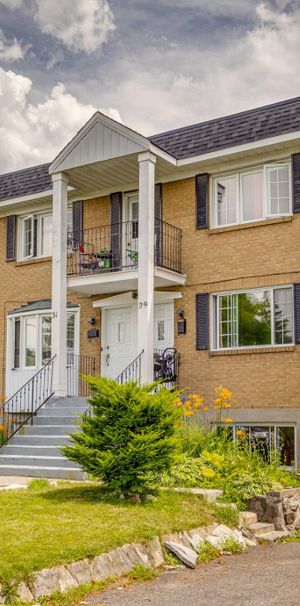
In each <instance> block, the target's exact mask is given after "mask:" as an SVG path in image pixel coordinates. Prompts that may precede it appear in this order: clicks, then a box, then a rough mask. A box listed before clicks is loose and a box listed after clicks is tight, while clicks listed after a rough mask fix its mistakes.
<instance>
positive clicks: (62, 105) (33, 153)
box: [0, 68, 121, 173]
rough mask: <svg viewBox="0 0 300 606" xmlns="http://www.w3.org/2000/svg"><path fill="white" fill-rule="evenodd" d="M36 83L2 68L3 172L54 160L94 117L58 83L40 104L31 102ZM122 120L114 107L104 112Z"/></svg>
mask: <svg viewBox="0 0 300 606" xmlns="http://www.w3.org/2000/svg"><path fill="white" fill-rule="evenodd" d="M31 87H32V81H31V80H30V79H29V78H26V77H24V76H22V75H20V74H16V73H14V72H13V71H5V70H4V69H2V68H0V104H1V114H0V141H2V145H1V146H0V172H1V173H3V172H6V171H10V170H14V169H17V168H23V167H26V166H30V165H33V164H39V163H42V162H47V161H51V160H52V159H53V158H54V157H55V155H56V154H57V153H58V152H59V151H60V149H61V148H62V147H63V146H64V145H65V144H66V143H67V142H68V141H69V140H70V139H71V138H72V137H73V136H74V134H75V133H76V132H77V131H78V130H79V129H80V128H81V127H82V126H83V124H84V123H85V122H86V121H87V120H88V119H89V118H90V117H91V116H92V115H93V113H94V112H95V111H96V107H94V106H93V105H91V104H86V105H84V104H82V103H80V102H79V101H78V100H77V99H76V98H75V97H74V96H73V95H71V94H70V93H68V92H66V90H65V87H64V86H63V84H61V83H58V84H57V85H56V86H54V88H53V89H52V91H51V93H50V94H49V95H47V97H46V98H45V99H44V100H43V101H42V102H40V103H37V104H32V103H30V101H29V99H28V96H29V93H30V90H31ZM100 111H103V112H104V113H106V114H107V115H109V116H110V117H112V118H114V119H117V120H121V119H120V115H119V113H118V111H117V110H116V109H114V108H108V109H103V110H100Z"/></svg>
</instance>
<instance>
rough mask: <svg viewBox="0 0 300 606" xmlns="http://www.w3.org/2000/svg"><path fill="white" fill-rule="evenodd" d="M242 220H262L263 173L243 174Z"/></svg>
mask: <svg viewBox="0 0 300 606" xmlns="http://www.w3.org/2000/svg"><path fill="white" fill-rule="evenodd" d="M241 187H242V200H243V220H244V221H255V220H258V219H262V218H263V173H262V171H259V172H256V173H251V174H245V175H242V177H241Z"/></svg>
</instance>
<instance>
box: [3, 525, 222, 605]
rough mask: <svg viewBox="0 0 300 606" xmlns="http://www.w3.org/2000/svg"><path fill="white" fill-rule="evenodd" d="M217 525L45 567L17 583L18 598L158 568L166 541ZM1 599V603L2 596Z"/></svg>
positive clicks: (186, 537) (205, 533)
mask: <svg viewBox="0 0 300 606" xmlns="http://www.w3.org/2000/svg"><path fill="white" fill-rule="evenodd" d="M217 526H218V523H214V524H211V525H210V526H203V527H201V528H196V529H193V530H190V531H187V532H174V533H172V534H168V535H164V536H163V537H161V538H159V537H154V538H153V539H151V540H150V541H143V542H139V543H127V544H125V545H123V546H122V547H117V548H116V549H113V550H112V551H109V552H107V553H102V554H101V555H98V556H96V557H94V558H90V559H88V558H85V559H83V560H79V561H77V562H73V563H71V564H65V565H62V566H56V567H54V568H44V569H43V570H41V571H39V572H37V573H36V574H35V577H34V580H33V581H32V582H29V583H25V582H22V583H20V587H19V590H18V594H17V597H18V598H19V599H20V600H22V601H23V602H32V601H36V600H37V599H38V598H41V597H43V596H51V595H52V594H53V593H54V592H56V591H59V592H61V593H64V592H66V591H68V590H69V589H75V588H76V587H78V586H79V585H84V584H88V583H93V582H94V583H96V582H99V581H104V580H105V579H108V578H110V577H117V576H121V575H124V574H127V573H128V572H130V570H132V568H134V566H136V565H137V564H140V565H142V566H145V567H146V568H159V567H160V566H162V564H164V562H165V556H164V551H163V545H164V543H165V542H168V541H171V542H172V541H173V542H174V541H175V542H177V543H186V542H187V540H188V541H189V542H191V541H192V540H193V537H195V536H199V535H200V536H201V537H204V536H208V535H209V534H210V533H211V532H212V531H213V530H214V529H215V528H216V527H217ZM0 590H1V588H0ZM0 602H1V603H3V602H4V598H3V597H2V596H1V595H0Z"/></svg>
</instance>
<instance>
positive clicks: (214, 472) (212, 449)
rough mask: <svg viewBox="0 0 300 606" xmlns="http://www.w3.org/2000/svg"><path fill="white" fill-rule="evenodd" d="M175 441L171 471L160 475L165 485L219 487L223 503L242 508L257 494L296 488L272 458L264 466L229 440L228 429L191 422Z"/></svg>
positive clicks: (246, 447) (292, 477) (242, 443)
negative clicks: (176, 448) (176, 443)
mask: <svg viewBox="0 0 300 606" xmlns="http://www.w3.org/2000/svg"><path fill="white" fill-rule="evenodd" d="M177 440H178V447H179V451H180V452H179V454H178V455H177V458H176V464H175V465H174V466H173V467H172V470H171V472H169V473H168V474H163V475H162V478H161V480H162V483H163V485H165V486H169V487H172V486H185V487H200V488H219V489H222V490H223V491H224V500H225V501H227V502H234V503H236V504H237V505H238V506H239V507H240V508H243V507H245V505H247V500H248V499H249V498H251V497H253V496H255V495H257V494H267V493H268V492H269V491H271V490H278V489H281V488H285V487H288V486H299V485H300V478H299V477H297V476H296V475H295V474H294V473H292V472H288V471H285V470H283V469H280V468H279V467H278V462H276V458H275V457H274V456H273V455H272V456H271V461H270V463H267V462H266V461H265V460H264V459H263V458H262V456H261V455H260V454H259V452H257V451H254V450H252V449H251V448H250V446H249V443H248V442H247V440H235V441H233V439H232V434H231V430H230V427H212V426H208V425H206V426H202V427H201V426H196V425H195V424H194V423H191V424H190V425H189V424H187V425H186V426H185V427H180V428H179V430H178V431H177ZM221 515H222V514H221ZM224 515H225V514H224ZM225 523H226V522H225Z"/></svg>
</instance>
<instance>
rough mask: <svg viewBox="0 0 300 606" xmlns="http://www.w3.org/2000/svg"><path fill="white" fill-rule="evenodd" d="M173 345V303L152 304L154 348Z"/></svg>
mask: <svg viewBox="0 0 300 606" xmlns="http://www.w3.org/2000/svg"><path fill="white" fill-rule="evenodd" d="M167 347H174V303H173V302H172V303H157V304H156V305H155V306H154V349H161V350H164V349H166V348H167Z"/></svg>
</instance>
